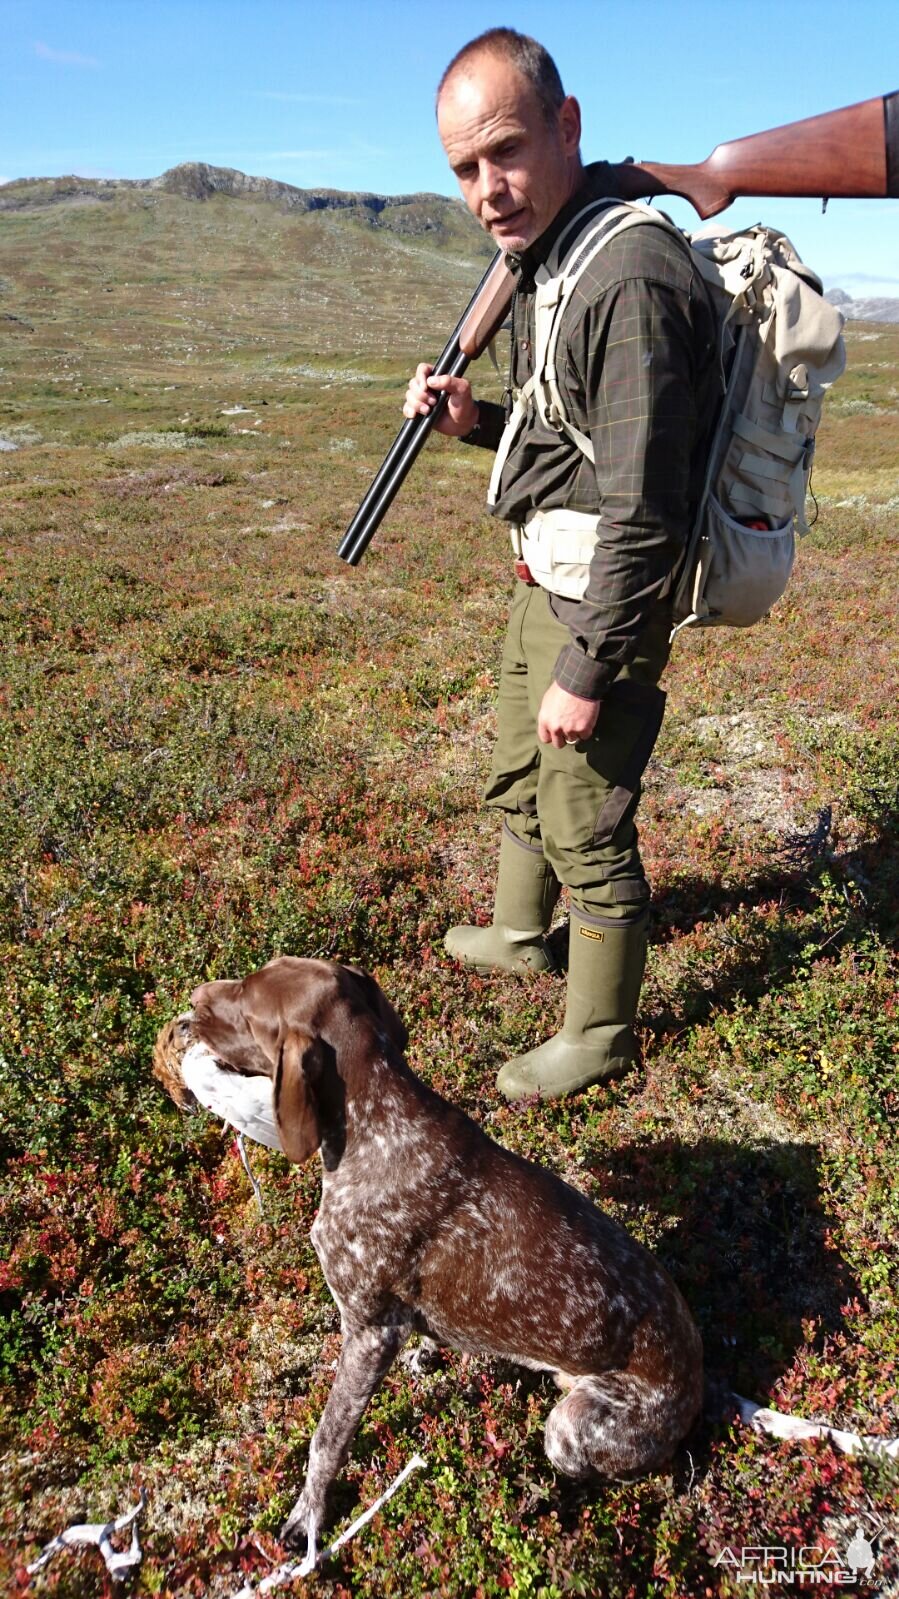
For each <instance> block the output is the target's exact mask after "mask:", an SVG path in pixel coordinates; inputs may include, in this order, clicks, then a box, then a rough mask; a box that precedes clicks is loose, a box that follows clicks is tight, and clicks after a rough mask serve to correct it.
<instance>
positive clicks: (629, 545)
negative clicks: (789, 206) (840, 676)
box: [472, 162, 720, 699]
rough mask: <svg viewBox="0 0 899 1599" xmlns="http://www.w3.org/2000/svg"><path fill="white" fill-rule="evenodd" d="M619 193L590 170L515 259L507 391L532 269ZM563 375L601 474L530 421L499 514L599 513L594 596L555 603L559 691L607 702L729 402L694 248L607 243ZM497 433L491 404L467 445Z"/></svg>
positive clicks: (582, 298)
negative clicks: (590, 209) (577, 223)
mask: <svg viewBox="0 0 899 1599" xmlns="http://www.w3.org/2000/svg"><path fill="white" fill-rule="evenodd" d="M614 192H615V191H614V187H613V184H612V180H611V174H610V170H609V167H608V166H607V164H606V163H605V162H597V163H595V164H594V165H593V166H590V167H587V168H586V170H585V173H584V182H583V184H582V185H581V187H580V189H579V190H578V192H577V194H576V195H575V196H574V198H573V199H572V200H571V201H570V202H569V203H568V205H566V206H565V207H564V209H563V210H562V211H560V213H559V215H558V216H557V217H556V218H555V220H554V222H553V223H552V225H551V226H550V228H549V229H548V230H547V232H546V233H545V234H543V236H542V237H541V238H540V239H539V240H538V241H537V242H536V244H535V245H532V246H531V248H530V249H529V250H528V251H526V252H525V254H524V255H522V256H521V257H520V258H516V257H514V256H510V257H509V258H508V264H509V266H510V267H511V269H512V271H513V272H515V274H516V276H517V279H518V282H517V286H516V291H515V296H514V300H513V304H512V332H511V354H510V364H509V389H510V390H511V389H513V388H514V389H518V388H520V387H521V386H522V385H523V384H524V383H525V381H526V380H527V378H529V377H530V376H531V374H532V351H533V343H534V290H535V283H534V273H535V272H536V270H537V268H538V266H539V265H540V263H541V262H542V261H544V260H545V259H546V257H547V255H548V254H549V251H550V249H551V247H552V245H553V243H554V241H555V239H556V238H557V237H558V235H559V232H560V231H561V229H562V228H563V227H564V226H565V225H566V223H567V222H568V221H570V220H571V218H572V217H573V216H574V215H575V214H576V213H577V212H578V211H579V210H580V209H581V208H582V207H583V206H585V205H586V204H588V202H589V201H590V200H593V199H598V198H601V197H602V196H604V195H608V194H609V193H614ZM557 366H558V370H559V372H560V375H561V386H562V391H563V397H564V399H565V402H566V407H567V410H568V414H569V416H570V417H571V420H572V421H573V422H574V424H575V425H576V426H577V427H578V428H579V429H581V431H583V432H585V433H587V432H588V433H589V435H590V438H591V439H592V441H593V447H594V450H595V454H596V463H595V466H594V465H593V464H592V463H591V462H590V461H589V460H588V459H587V458H586V457H585V456H584V455H582V454H581V452H580V451H579V450H578V449H577V447H576V446H575V445H574V444H573V443H572V442H571V440H570V439H568V437H567V436H566V435H564V434H563V435H560V434H558V433H553V432H551V431H549V430H548V429H546V428H543V427H542V426H541V424H540V420H539V418H538V417H537V415H536V412H534V411H532V412H531V413H530V414H529V416H528V417H527V419H526V420H525V423H524V425H523V427H522V430H521V432H520V434H519V436H518V439H517V440H516V442H515V444H514V445H513V448H512V450H511V451H510V453H509V457H508V460H507V461H506V465H505V468H504V471H503V475H502V482H501V484H500V492H499V495H498V497H497V503H496V506H495V507H494V514H495V515H497V516H500V517H503V518H505V519H506V520H508V521H510V522H523V521H524V519H525V517H526V515H527V513H528V511H530V510H533V509H542V510H549V509H552V508H554V507H559V506H565V507H568V508H570V509H572V510H576V511H590V512H599V513H601V515H602V526H601V529H600V539H599V543H598V545H597V548H596V553H595V555H594V557H593V562H592V565H591V570H590V581H589V584H588V587H587V591H586V594H585V595H584V597H583V599H581V600H567V599H563V598H561V597H560V596H558V595H553V596H552V597H551V600H550V603H551V605H552V609H553V611H554V612H555V614H556V616H557V617H558V619H559V621H561V622H563V623H564V624H565V625H566V626H567V627H568V629H569V631H570V633H571V643H570V644H569V645H568V646H567V647H566V648H565V649H563V650H562V653H561V654H560V656H559V659H558V661H557V662H556V667H555V679H556V682H557V683H559V684H560V685H561V686H562V688H566V689H569V690H570V691H571V692H572V693H574V694H580V695H583V696H584V697H585V698H587V699H601V698H602V695H603V694H604V693H605V691H606V689H607V688H608V686H609V684H610V683H611V682H612V680H613V679H614V678H615V677H616V676H617V674H618V672H619V671H620V670H621V668H622V667H623V666H625V665H626V664H627V663H628V661H629V660H630V659H631V657H632V655H633V654H634V651H635V648H636V644H637V640H638V638H639V637H640V634H641V633H642V631H643V629H644V627H645V626H646V624H647V621H648V620H649V617H650V613H651V612H652V610H653V609H654V608H655V607H656V606H657V605H658V604H659V603H660V602H661V601H662V600H663V599H664V597H665V596H666V594H667V592H668V589H669V586H670V579H671V574H672V571H673V568H674V566H675V564H676V562H677V558H678V556H679V554H680V553H681V551H682V550H683V548H684V545H685V542H686V538H687V534H688V532H689V528H690V524H691V518H692V510H693V507H694V505H695V503H696V501H697V499H698V496H699V492H700V489H701V485H702V473H703V465H704V459H705V453H706V447H707V442H708V435H709V432H710V429H711V426H712V424H713V422H714V416H715V410H716V407H717V399H718V396H719V393H720V389H719V379H718V368H717V360H716V320H715V314H714V310H713V308H712V305H711V302H710V299H709V297H708V292H707V290H706V288H705V285H704V284H703V282H702V279H701V278H700V277H699V275H698V274H697V273H696V272H695V271H694V269H693V265H692V263H691V260H690V256H689V252H688V250H687V249H686V248H682V247H681V246H680V244H679V243H678V241H677V240H676V239H674V238H672V237H671V235H670V234H668V233H666V232H665V231H664V230H663V229H661V228H654V227H652V226H651V225H650V224H647V225H646V226H645V227H639V228H632V229H630V230H628V231H627V232H625V233H624V234H622V235H621V236H620V238H618V239H615V240H613V241H612V242H611V243H610V244H609V245H608V246H607V247H606V249H605V250H603V251H601V252H600V254H599V255H598V256H597V258H596V260H595V261H594V263H593V264H592V265H591V266H590V267H589V268H588V269H587V271H586V272H585V273H584V274H583V276H582V277H581V279H580V281H579V283H578V285H577V288H576V290H575V292H574V295H573V296H572V300H571V302H570V304H569V305H568V306H567V308H566V311H565V315H564V318H563V323H562V329H561V334H560V338H559V350H558V360H557ZM504 423H505V412H504V409H503V407H502V406H499V405H494V404H492V403H490V402H482V403H481V408H480V418H479V425H478V428H477V430H476V435H475V437H474V438H473V439H472V442H477V443H479V444H485V445H488V446H489V447H491V448H493V449H495V448H496V446H497V444H498V443H499V438H500V435H501V433H502V429H503V426H504Z"/></svg>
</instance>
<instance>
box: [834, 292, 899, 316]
mask: <svg viewBox="0 0 899 1599" xmlns="http://www.w3.org/2000/svg"><path fill="white" fill-rule="evenodd" d="M824 298H825V300H829V301H830V303H831V305H835V306H837V307H838V309H839V310H840V311H842V313H843V315H844V317H845V318H846V320H847V322H899V300H891V299H885V298H881V299H877V298H875V299H868V300H853V298H852V296H851V295H849V294H847V293H846V290H845V289H828V291H827V293H826V294H825V296H824Z"/></svg>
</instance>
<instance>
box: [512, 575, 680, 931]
mask: <svg viewBox="0 0 899 1599" xmlns="http://www.w3.org/2000/svg"><path fill="white" fill-rule="evenodd" d="M549 601H550V596H549V595H548V594H547V592H546V590H545V589H542V588H539V587H536V588H531V587H530V586H529V585H527V584H526V583H522V582H521V581H518V582H517V583H516V585H515V595H514V598H513V601H512V610H511V614H510V617H509V626H508V631H507V633H506V642H505V646H504V649H503V658H502V669H501V675H500V684H499V696H498V700H497V721H498V736H497V743H496V749H495V751H494V756H493V766H492V770H491V773H490V779H489V782H488V785H487V789H486V793H485V800H486V803H487V805H488V806H491V807H494V808H496V809H497V810H501V811H502V812H503V814H504V818H505V823H506V826H507V828H508V829H509V831H510V832H511V834H512V835H513V837H514V838H515V839H517V841H518V842H519V843H520V844H521V845H523V846H524V847H525V848H529V849H532V850H537V849H539V850H541V852H542V854H543V855H544V857H545V858H546V860H548V861H549V864H550V865H551V867H552V868H553V871H554V872H555V874H556V876H557V877H558V879H559V881H560V882H561V883H564V884H565V886H566V887H567V888H568V889H569V891H570V896H571V902H572V905H573V907H574V908H575V909H576V910H577V911H578V913H579V915H580V916H581V917H582V918H585V919H586V920H587V921H590V920H594V921H596V922H597V924H598V925H600V926H602V925H604V924H606V923H608V922H609V921H611V922H614V923H620V922H627V921H632V920H634V919H635V918H636V917H638V916H639V915H641V914H642V912H643V911H644V910H645V908H646V904H647V901H648V899H649V885H648V883H647V881H646V876H645V873H644V871H643V866H642V863H641V860H640V852H639V849H638V844H637V827H636V822H635V816H636V811H637V805H638V803H639V799H640V779H641V777H642V775H643V772H644V770H645V767H646V763H647V761H648V760H649V757H650V755H651V754H652V749H653V745H654V744H655V741H656V739H657V737H658V733H659V729H660V727H661V725H662V716H663V714H664V710H665V695H664V693H663V692H662V690H661V689H660V688H659V687H658V686H657V685H658V680H659V678H660V676H661V674H662V671H663V668H664V666H665V663H666V661H667V659H668V653H669V642H668V637H669V633H670V630H671V617H670V613H669V608H668V607H667V606H664V605H662V606H658V607H657V608H656V610H655V611H654V612H653V615H652V617H651V619H650V622H649V624H648V625H647V627H646V629H645V630H644V633H643V635H642V637H641V639H640V643H639V646H638V649H637V653H636V656H635V658H634V660H633V661H632V662H631V663H630V665H628V666H626V667H624V668H623V670H622V671H621V672H620V673H619V675H618V677H617V678H616V679H615V681H614V683H613V684H612V685H611V687H610V688H609V689H608V691H607V692H606V694H605V696H604V698H603V700H602V703H601V705H600V711H599V716H598V718H597V722H596V727H595V729H594V732H593V734H592V735H591V737H590V738H589V739H585V740H583V741H581V742H579V743H577V744H568V745H565V746H564V748H562V749H556V748H555V747H554V746H553V745H552V744H541V743H540V741H539V740H538V738H537V713H538V711H539V709H540V703H541V700H542V699H543V695H544V693H545V691H546V689H547V688H548V687H549V684H550V683H551V681H552V676H553V668H554V667H555V664H556V661H557V659H558V656H559V652H560V651H561V650H562V648H563V647H564V646H565V645H566V644H569V643H570V642H571V635H570V633H569V631H568V629H567V628H566V627H565V626H564V625H563V624H562V623H561V622H559V621H558V620H557V619H556V617H555V616H554V615H553V613H552V611H551V609H550V603H549Z"/></svg>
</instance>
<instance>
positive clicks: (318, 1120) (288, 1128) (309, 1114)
mask: <svg viewBox="0 0 899 1599" xmlns="http://www.w3.org/2000/svg"><path fill="white" fill-rule="evenodd" d="M324 1072H325V1053H324V1048H323V1045H322V1042H321V1039H319V1038H317V1037H316V1036H315V1034H314V1033H311V1032H309V1031H308V1029H307V1028H305V1027H291V1028H290V1030H289V1031H288V1032H287V1034H286V1035H285V1037H284V1041H283V1043H282V1045H281V1048H280V1051H279V1054H278V1065H277V1069H276V1071H275V1091H274V1107H275V1125H276V1127H277V1129H278V1136H279V1138H280V1140H281V1148H282V1149H283V1151H284V1153H285V1155H286V1156H287V1159H288V1160H292V1161H295V1162H296V1163H297V1165H302V1163H303V1161H306V1160H308V1159H309V1156H310V1155H312V1154H314V1153H315V1151H316V1150H317V1149H318V1147H319V1145H320V1144H321V1141H322V1133H323V1128H322V1116H321V1105H320V1094H321V1088H322V1078H323V1076H324Z"/></svg>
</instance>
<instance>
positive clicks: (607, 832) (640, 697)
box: [587, 678, 666, 845]
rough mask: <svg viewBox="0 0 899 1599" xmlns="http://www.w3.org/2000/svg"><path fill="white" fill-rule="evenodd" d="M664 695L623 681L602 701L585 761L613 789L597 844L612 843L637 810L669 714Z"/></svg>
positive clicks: (645, 685)
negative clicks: (644, 780)
mask: <svg viewBox="0 0 899 1599" xmlns="http://www.w3.org/2000/svg"><path fill="white" fill-rule="evenodd" d="M665 698H666V696H665V692H664V690H663V689H660V688H657V687H655V686H654V685H653V684H649V683H637V682H635V681H634V680H633V679H632V678H619V679H618V681H617V682H615V683H613V684H612V686H611V688H610V689H609V690H608V693H607V694H606V696H605V698H604V699H603V702H602V705H601V707H600V712H599V716H598V718H597V721H596V727H595V729H594V732H593V736H592V738H591V739H590V741H589V745H588V749H587V761H588V763H589V765H590V766H592V767H594V769H595V770H596V771H598V772H599V773H600V774H601V775H602V776H603V777H605V779H606V781H607V783H608V785H609V789H608V793H607V795H606V798H605V800H604V802H603V804H602V807H601V809H600V811H599V815H598V816H597V818H596V823H595V826H594V829H593V839H592V842H593V844H594V845H603V844H608V843H609V842H610V841H611V839H612V838H613V837H614V835H615V833H616V832H617V830H618V828H619V827H620V825H621V822H622V820H623V819H624V817H625V816H626V814H627V813H628V811H629V810H632V809H633V808H634V807H635V806H636V801H637V796H638V795H639V792H640V779H641V778H642V776H643V773H644V772H645V770H646V767H647V764H648V762H649V757H650V755H651V754H652V752H653V749H654V748H655V742H656V739H657V738H658V736H659V730H660V728H661V726H662V718H663V716H664V714H665Z"/></svg>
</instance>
